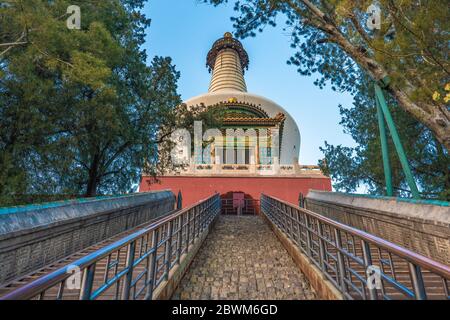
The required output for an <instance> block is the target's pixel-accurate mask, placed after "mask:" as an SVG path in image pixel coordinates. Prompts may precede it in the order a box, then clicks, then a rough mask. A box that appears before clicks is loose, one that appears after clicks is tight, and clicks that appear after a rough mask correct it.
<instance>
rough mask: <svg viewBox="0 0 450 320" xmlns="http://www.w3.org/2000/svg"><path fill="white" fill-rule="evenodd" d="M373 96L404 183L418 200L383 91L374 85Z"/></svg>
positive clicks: (412, 178)
mask: <svg viewBox="0 0 450 320" xmlns="http://www.w3.org/2000/svg"><path fill="white" fill-rule="evenodd" d="M375 94H376V97H377V99H378V102H379V105H380V107H381V110H382V111H383V114H384V118H385V119H386V123H387V125H388V128H389V132H390V133H391V137H392V141H393V142H394V145H395V149H396V150H397V154H398V157H399V158H400V163H401V165H402V168H403V172H404V173H405V176H406V181H407V182H408V185H409V188H410V190H411V193H412V196H413V198H415V199H420V193H419V189H418V188H417V185H416V181H415V180H414V177H413V175H412V172H411V169H410V167H409V164H408V160H407V159H406V154H405V150H404V149H403V145H402V143H401V141H400V137H399V136H398V132H397V129H396V128H395V124H394V120H393V119H392V115H391V113H390V112H389V108H388V106H387V104H386V100H385V99H384V94H383V91H382V90H381V88H380V86H379V85H378V84H375Z"/></svg>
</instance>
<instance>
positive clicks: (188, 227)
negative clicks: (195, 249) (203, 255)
mask: <svg viewBox="0 0 450 320" xmlns="http://www.w3.org/2000/svg"><path fill="white" fill-rule="evenodd" d="M186 215H187V220H186V253H188V252H189V242H190V241H191V240H190V238H191V237H190V235H189V233H190V232H191V210H189V211H188V212H186Z"/></svg>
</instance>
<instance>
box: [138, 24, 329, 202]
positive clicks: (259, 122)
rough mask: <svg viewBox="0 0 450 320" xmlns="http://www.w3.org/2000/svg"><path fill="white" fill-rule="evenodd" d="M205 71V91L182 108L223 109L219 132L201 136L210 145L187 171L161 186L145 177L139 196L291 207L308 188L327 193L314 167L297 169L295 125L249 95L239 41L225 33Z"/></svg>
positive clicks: (270, 105)
mask: <svg viewBox="0 0 450 320" xmlns="http://www.w3.org/2000/svg"><path fill="white" fill-rule="evenodd" d="M206 66H207V68H208V70H209V71H210V72H212V77H211V83H210V86H209V90H208V92H207V93H205V94H202V95H199V96H197V97H194V98H191V99H189V100H187V101H185V102H184V103H185V104H186V105H187V106H188V107H194V106H200V105H204V106H207V107H208V108H222V110H224V119H223V125H222V128H218V129H215V130H208V131H207V132H205V133H204V135H203V137H201V139H203V141H211V138H213V139H212V141H213V142H212V143H210V144H209V145H208V147H207V151H206V152H204V151H203V152H196V153H195V152H194V156H191V155H190V154H189V159H186V160H187V162H188V166H187V167H186V168H185V169H182V170H179V171H177V172H168V173H167V174H165V175H164V176H162V177H159V181H160V182H159V183H152V181H153V179H151V178H150V177H146V176H143V177H142V181H141V185H140V191H149V190H161V189H171V190H172V191H173V192H174V193H177V192H178V191H181V192H182V194H183V200H184V204H185V205H188V204H191V203H193V202H196V201H198V200H200V199H202V198H204V196H206V195H208V194H210V193H211V191H217V192H220V193H221V194H223V195H224V196H225V195H229V194H233V193H242V194H245V197H246V198H252V199H255V200H258V199H259V197H260V194H261V193H263V192H270V193H271V194H272V195H278V196H279V197H280V198H282V199H284V200H287V201H290V202H294V203H295V202H297V201H298V197H299V193H304V194H306V193H307V192H308V191H309V190H310V189H316V190H331V181H330V179H329V178H328V177H326V176H324V175H323V174H322V172H321V171H320V169H319V168H318V167H317V166H305V165H299V152H300V145H301V144H300V143H301V139H300V131H299V128H298V126H297V124H296V122H295V120H294V119H293V118H292V117H291V116H290V115H289V113H288V112H287V111H286V110H284V109H283V108H282V107H281V106H279V105H278V104H276V103H275V102H273V101H271V100H269V99H267V98H265V97H262V96H259V95H255V94H252V93H249V92H247V85H246V82H245V78H244V74H245V71H246V70H247V69H248V67H249V56H248V54H247V52H246V51H245V49H244V47H243V46H242V44H241V42H240V41H238V40H237V39H235V38H233V36H232V34H231V33H229V32H227V33H225V35H224V37H223V38H220V39H219V40H217V41H216V42H215V43H214V44H213V46H212V49H211V50H210V51H209V53H208V56H207V60H206ZM230 137H231V138H230ZM191 138H194V137H188V140H191ZM194 139H195V138H194ZM194 139H192V140H194ZM185 151H186V150H184V152H183V150H182V149H180V150H179V152H180V155H179V156H180V158H182V157H186V152H185Z"/></svg>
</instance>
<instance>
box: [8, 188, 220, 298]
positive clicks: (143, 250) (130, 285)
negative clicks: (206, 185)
mask: <svg viewBox="0 0 450 320" xmlns="http://www.w3.org/2000/svg"><path fill="white" fill-rule="evenodd" d="M220 208H221V201H220V196H219V194H215V195H214V196H211V197H210V198H207V199H205V200H202V201H199V202H198V203H196V204H194V205H192V206H190V207H188V208H185V209H182V210H180V211H178V212H175V213H173V214H170V215H168V216H166V217H163V218H161V219H159V220H158V221H156V222H154V223H152V224H150V225H149V226H147V227H145V228H143V229H141V230H139V231H136V232H135V233H133V234H131V235H128V236H126V237H124V238H122V239H120V240H118V241H116V242H114V243H112V244H110V245H107V246H105V247H103V248H101V249H99V250H97V251H95V252H93V253H91V254H88V255H87V256H85V257H83V258H81V259H79V260H77V261H75V262H73V263H70V265H67V266H64V267H62V268H59V269H58V270H56V271H54V272H52V273H50V274H48V275H45V276H43V277H41V278H38V279H36V280H35V281H33V282H31V283H29V284H27V285H25V286H23V287H21V288H18V289H17V290H15V291H13V292H11V293H9V294H7V295H5V296H3V297H0V300H28V299H33V298H38V299H44V298H46V293H47V292H48V291H50V289H53V288H55V287H57V294H56V296H52V298H55V299H59V300H60V299H63V298H64V291H65V290H66V292H67V289H65V286H66V281H67V280H68V279H69V278H70V277H71V276H73V270H74V269H76V268H78V270H79V272H81V273H82V281H81V287H80V288H79V289H76V290H77V291H79V299H81V300H91V299H97V298H98V297H100V296H102V295H104V294H106V293H107V291H108V289H110V288H112V287H113V286H115V289H116V290H115V294H114V298H115V299H123V300H128V299H131V298H134V299H136V298H138V297H139V296H141V295H143V293H144V291H145V299H152V298H153V292H154V290H155V289H156V288H157V287H158V285H159V284H161V283H162V282H163V280H167V278H168V275H169V273H170V271H171V269H172V268H173V267H174V266H175V265H177V264H179V263H180V261H181V257H182V255H183V254H184V253H187V252H188V251H189V248H190V246H191V245H193V244H194V243H196V241H197V240H198V239H199V238H200V237H201V236H202V235H203V234H204V231H205V230H207V228H208V227H209V225H210V224H211V222H212V221H213V220H214V219H215V218H216V216H217V215H218V214H219V213H220ZM123 257H125V258H126V259H123ZM105 259H107V261H106V264H105V270H104V273H103V275H102V276H103V281H102V282H101V283H96V282H95V277H96V276H97V278H98V276H99V274H98V273H96V266H97V264H99V262H101V261H103V260H105ZM120 267H122V268H121V269H119V268H120ZM138 268H140V269H142V270H141V272H140V273H139V274H138V275H137V276H136V277H134V276H135V274H134V273H135V272H134V271H135V270H137V269H138ZM110 273H113V276H112V277H110ZM138 284H141V288H139V289H138V288H137V287H138ZM94 285H96V287H94ZM132 290H133V292H132Z"/></svg>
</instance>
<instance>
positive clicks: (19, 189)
mask: <svg viewBox="0 0 450 320" xmlns="http://www.w3.org/2000/svg"><path fill="white" fill-rule="evenodd" d="M144 2H145V1H144V0H109V1H95V0H92V1H65V0H57V1H42V0H29V1H6V4H5V5H0V17H1V19H0V30H1V31H0V43H13V42H18V41H17V40H19V39H20V42H23V43H21V44H16V45H13V46H10V47H9V48H8V49H9V50H8V51H6V52H4V51H2V50H3V49H4V48H7V47H5V46H2V47H0V54H1V55H0V71H1V73H2V77H1V78H0V150H1V154H0V198H1V197H6V198H8V197H10V196H11V195H12V194H17V193H37V194H58V193H59V194H75V195H76V194H83V195H87V196H93V195H95V194H96V193H108V194H110V193H121V192H129V191H132V190H133V189H135V187H136V184H137V183H138V182H139V178H140V175H141V172H142V169H143V168H145V166H146V164H148V163H151V162H154V159H155V157H156V153H157V148H158V139H157V132H158V128H159V127H161V126H162V125H164V123H165V122H166V121H167V120H166V119H169V118H171V113H173V112H174V111H173V107H174V106H176V105H178V104H179V103H180V97H179V95H178V94H177V92H176V91H177V85H176V82H177V80H178V77H179V73H178V72H177V71H176V70H175V68H174V66H173V65H172V63H171V59H170V58H162V57H155V58H154V59H153V60H152V61H151V63H150V65H146V59H147V56H146V53H145V51H143V50H141V49H140V46H141V45H142V44H143V42H144V36H145V34H144V32H145V29H146V28H147V27H148V26H149V25H150V21H149V20H147V19H146V18H145V17H144V16H143V15H141V14H140V13H139V9H141V8H142V6H143V4H144ZM69 5H79V6H80V7H81V13H82V25H81V27H82V29H81V30H69V29H68V28H67V27H66V18H67V15H66V9H67V7H68V6H69Z"/></svg>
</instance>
